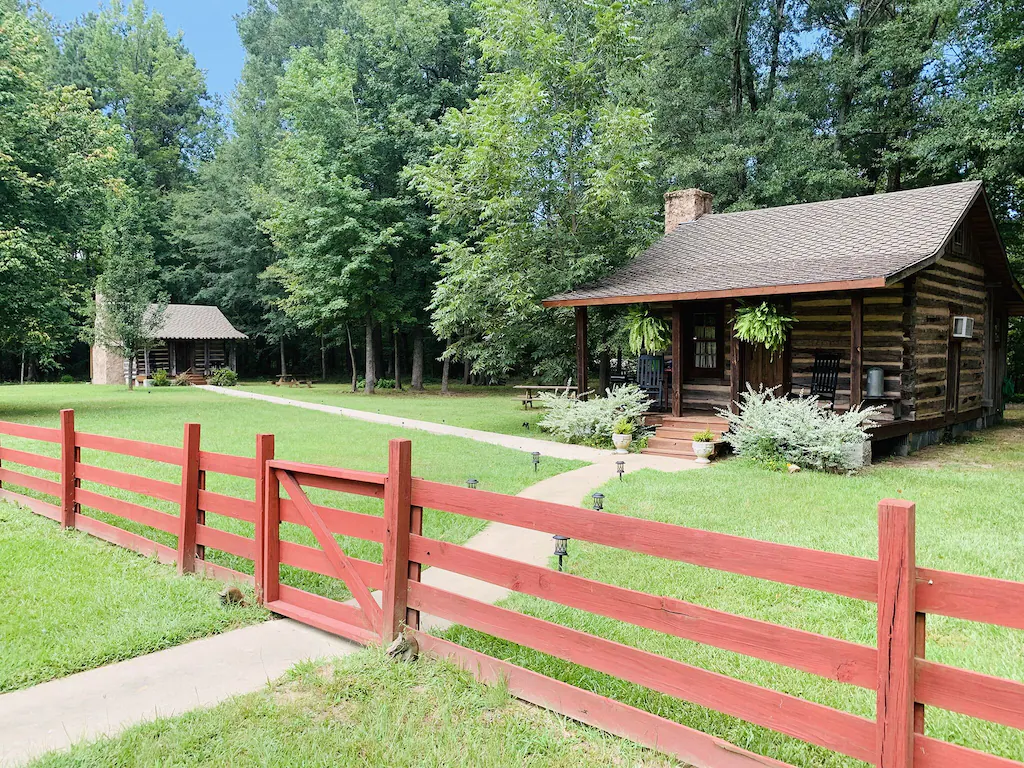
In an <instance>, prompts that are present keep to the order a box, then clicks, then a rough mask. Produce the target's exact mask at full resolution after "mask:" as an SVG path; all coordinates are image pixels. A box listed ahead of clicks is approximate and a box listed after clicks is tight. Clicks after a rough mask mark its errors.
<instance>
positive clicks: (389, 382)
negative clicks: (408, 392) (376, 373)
mask: <svg viewBox="0 0 1024 768" xmlns="http://www.w3.org/2000/svg"><path fill="white" fill-rule="evenodd" d="M394 388H395V380H394V379H377V389H394Z"/></svg>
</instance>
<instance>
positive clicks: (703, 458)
mask: <svg viewBox="0 0 1024 768" xmlns="http://www.w3.org/2000/svg"><path fill="white" fill-rule="evenodd" d="M692 440H693V454H694V456H696V457H697V463H698V464H710V463H711V459H710V458H709V457H710V456H711V454H713V453H714V452H715V435H714V433H713V432H712V431H711V430H710V429H705V430H703V431H702V432H698V433H697V434H695V435H694V436H693V438H692Z"/></svg>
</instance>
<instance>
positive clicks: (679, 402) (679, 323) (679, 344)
mask: <svg viewBox="0 0 1024 768" xmlns="http://www.w3.org/2000/svg"><path fill="white" fill-rule="evenodd" d="M682 413H683V305H682V304H681V303H680V302H678V301H676V302H674V303H673V304H672V415H673V416H681V415H682Z"/></svg>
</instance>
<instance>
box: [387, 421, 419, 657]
mask: <svg viewBox="0 0 1024 768" xmlns="http://www.w3.org/2000/svg"><path fill="white" fill-rule="evenodd" d="M411 523H412V443H411V442H410V441H409V440H390V441H388V479H387V481H386V482H385V484H384V558H383V560H384V596H383V603H382V606H381V607H382V608H383V612H384V623H383V625H382V627H381V640H382V641H383V643H384V645H388V644H390V643H391V641H392V640H394V639H395V638H396V637H398V634H399V633H400V632H401V631H402V625H403V624H405V621H406V613H407V610H408V607H409V529H410V525H411Z"/></svg>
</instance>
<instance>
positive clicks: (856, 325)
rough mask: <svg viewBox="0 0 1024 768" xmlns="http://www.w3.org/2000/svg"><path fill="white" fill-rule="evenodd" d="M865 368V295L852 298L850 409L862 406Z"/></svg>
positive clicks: (852, 296) (855, 294)
mask: <svg viewBox="0 0 1024 768" xmlns="http://www.w3.org/2000/svg"><path fill="white" fill-rule="evenodd" d="M863 367H864V295H863V294H860V293H854V294H852V295H851V296H850V407H851V408H855V407H857V406H858V405H860V402H861V400H862V399H863V396H862V394H861V386H860V380H861V375H862V374H863V370H862V369H863Z"/></svg>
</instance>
